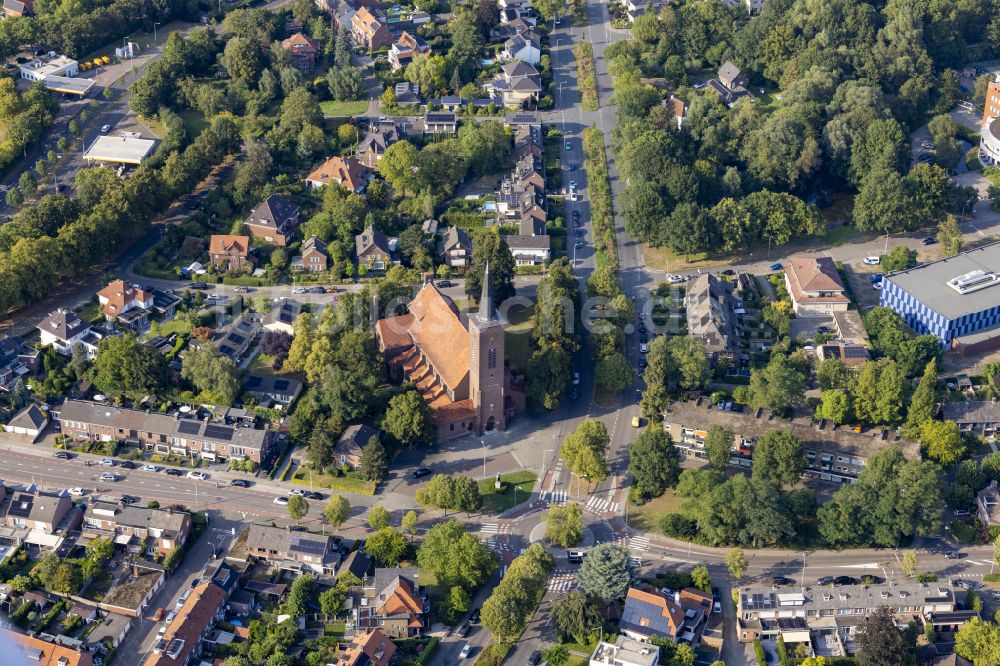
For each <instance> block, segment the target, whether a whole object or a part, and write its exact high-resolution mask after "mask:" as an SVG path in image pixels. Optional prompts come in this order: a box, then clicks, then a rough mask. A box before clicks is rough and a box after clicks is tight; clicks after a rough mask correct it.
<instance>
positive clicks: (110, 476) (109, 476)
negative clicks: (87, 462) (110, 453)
mask: <svg viewBox="0 0 1000 666" xmlns="http://www.w3.org/2000/svg"><path fill="white" fill-rule="evenodd" d="M117 480H118V475H117V474H115V473H114V472H105V473H104V474H101V481H111V482H115V481H117Z"/></svg>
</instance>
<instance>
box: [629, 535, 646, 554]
mask: <svg viewBox="0 0 1000 666" xmlns="http://www.w3.org/2000/svg"><path fill="white" fill-rule="evenodd" d="M647 548H649V537H644V536H634V537H632V538H631V539H629V540H628V549H629V550H637V551H639V552H640V553H644V552H646V549H647Z"/></svg>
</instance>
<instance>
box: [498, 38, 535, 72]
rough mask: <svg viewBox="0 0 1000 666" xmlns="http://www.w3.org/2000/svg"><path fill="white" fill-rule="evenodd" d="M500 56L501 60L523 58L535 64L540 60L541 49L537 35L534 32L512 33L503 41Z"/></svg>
mask: <svg viewBox="0 0 1000 666" xmlns="http://www.w3.org/2000/svg"><path fill="white" fill-rule="evenodd" d="M500 58H501V59H502V60H523V61H524V62H528V63H531V64H532V65H537V64H538V63H540V62H541V60H542V49H541V43H540V42H539V40H538V35H537V34H536V33H535V32H527V33H525V34H524V35H514V36H513V37H511V38H510V39H508V40H507V41H506V42H505V43H504V47H503V51H501V53H500Z"/></svg>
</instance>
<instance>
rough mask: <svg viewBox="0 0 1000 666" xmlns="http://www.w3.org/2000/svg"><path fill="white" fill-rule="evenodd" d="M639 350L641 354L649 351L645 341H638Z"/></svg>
mask: <svg viewBox="0 0 1000 666" xmlns="http://www.w3.org/2000/svg"><path fill="white" fill-rule="evenodd" d="M639 351H641V352H642V353H643V354H645V353H646V352H648V351H649V345H647V344H646V343H645V342H640V343H639Z"/></svg>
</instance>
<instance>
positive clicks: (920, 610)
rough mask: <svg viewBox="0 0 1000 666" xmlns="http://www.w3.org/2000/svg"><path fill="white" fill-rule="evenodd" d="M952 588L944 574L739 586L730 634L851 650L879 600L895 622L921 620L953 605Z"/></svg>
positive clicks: (844, 651) (742, 639)
mask: <svg viewBox="0 0 1000 666" xmlns="http://www.w3.org/2000/svg"><path fill="white" fill-rule="evenodd" d="M958 591H959V590H958V588H956V587H954V586H953V585H952V584H951V583H949V582H948V581H945V580H942V581H939V582H933V583H916V582H905V581H904V582H900V581H895V582H892V583H886V584H878V585H838V586H837V587H829V586H824V585H804V586H802V587H795V588H786V589H784V590H782V589H777V590H776V589H774V588H772V587H771V586H766V587H765V586H746V587H740V588H739V590H738V595H739V596H738V597H737V600H736V623H737V624H736V632H737V636H736V637H737V639H738V640H739V641H740V642H742V643H749V642H752V641H753V640H754V639H756V638H761V639H772V640H775V639H777V638H779V637H780V638H784V640H785V642H786V643H800V642H808V643H810V644H823V645H825V646H827V649H828V650H837V653H839V654H841V655H849V654H853V653H854V652H855V651H856V646H855V643H854V637H855V635H856V634H857V632H858V630H859V629H860V627H861V626H862V625H863V623H864V621H865V619H866V618H867V617H868V616H869V615H871V613H872V612H873V611H874V610H875V609H877V608H879V607H880V606H888V607H889V608H891V609H893V611H894V613H895V615H896V624H897V625H898V626H906V625H907V623H908V622H910V621H911V620H915V621H916V622H918V623H919V624H920V625H922V624H923V623H924V618H926V617H927V616H928V614H930V613H950V612H952V611H955V610H956V607H957V601H956V593H957V592H958ZM803 634H804V636H803ZM803 639H805V640H803Z"/></svg>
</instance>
